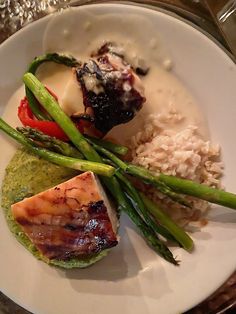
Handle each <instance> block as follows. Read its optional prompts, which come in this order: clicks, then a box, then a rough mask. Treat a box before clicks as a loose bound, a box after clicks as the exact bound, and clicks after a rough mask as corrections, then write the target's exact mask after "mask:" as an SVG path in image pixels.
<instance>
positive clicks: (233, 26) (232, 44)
mask: <svg viewBox="0 0 236 314" xmlns="http://www.w3.org/2000/svg"><path fill="white" fill-rule="evenodd" d="M204 2H205V4H206V6H207V7H208V9H209V11H210V13H211V15H212V17H213V19H214V20H215V22H216V24H217V25H218V27H219V30H220V32H221V34H222V36H223V37H224V39H225V41H226V42H227V44H228V46H229V48H230V50H231V51H232V53H233V54H234V56H235V57H236V0H217V1H216V0H204Z"/></svg>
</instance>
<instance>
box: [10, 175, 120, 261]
mask: <svg viewBox="0 0 236 314" xmlns="http://www.w3.org/2000/svg"><path fill="white" fill-rule="evenodd" d="M11 210H12V214H13V217H14V218H15V220H16V221H17V222H18V223H19V224H20V225H21V227H22V228H23V230H24V232H25V233H26V234H27V236H28V237H29V239H30V240H31V241H32V242H33V243H34V245H35V246H36V247H37V248H38V250H39V251H41V252H42V254H43V255H44V256H46V257H47V258H49V259H61V260H66V259H69V258H73V257H78V258H83V257H87V256H89V255H92V254H95V253H98V252H100V251H102V250H104V249H107V248H111V247H113V246H115V245H117V243H118V240H117V235H116V232H117V223H118V220H117V213H116V210H115V209H113V208H112V206H111V204H110V202H109V200H108V198H107V196H106V194H105V192H104V190H103V188H102V186H101V184H100V182H99V180H98V178H97V177H96V176H95V175H94V174H93V173H92V172H85V173H83V174H81V175H78V176H76V177H74V178H72V179H70V180H68V181H66V182H63V183H61V184H59V185H58V186H56V187H53V188H51V189H49V190H46V191H44V192H41V193H39V194H37V195H34V196H32V197H29V198H25V199H24V200H22V201H20V202H18V203H16V204H13V205H12V206H11Z"/></svg>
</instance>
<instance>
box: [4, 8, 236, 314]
mask: <svg viewBox="0 0 236 314" xmlns="http://www.w3.org/2000/svg"><path fill="white" fill-rule="evenodd" d="M73 10H74V14H76V16H77V19H78V21H80V19H81V17H82V15H81V14H83V13H84V12H88V13H89V14H95V15H101V16H102V15H104V14H105V15H108V14H112V13H113V12H116V14H119V15H120V19H121V25H122V21H123V20H127V19H129V18H130V16H131V15H136V16H137V17H140V18H141V17H142V18H143V17H145V18H147V19H148V20H149V21H150V22H151V25H152V30H151V31H152V32H151V33H150V30H149V33H148V34H146V33H145V32H146V31H147V30H146V29H145V25H143V23H140V26H139V27H138V28H137V34H139V33H140V34H144V35H145V37H146V40H148V38H149V37H150V34H151V35H152V36H155V34H156V33H158V34H159V35H158V36H160V37H161V41H162V43H163V45H164V46H165V49H166V51H168V55H169V56H170V57H171V60H172V62H173V64H174V67H173V70H172V72H173V73H174V74H175V75H176V76H177V77H178V78H179V79H180V80H181V81H182V82H183V83H184V85H185V86H186V87H187V88H188V89H189V90H190V92H191V93H192V94H193V96H194V97H195V98H196V99H197V101H198V103H199V105H200V107H201V110H202V111H203V113H204V114H205V116H206V118H207V120H208V124H209V128H210V132H211V137H212V140H213V142H219V143H220V144H221V146H222V152H223V161H224V163H225V166H226V167H225V176H224V180H223V183H224V185H225V186H226V187H227V190H229V191H235V192H236V180H235V177H236V167H235V161H234V159H235V157H234V156H235V155H236V145H235V122H236V118H235V117H236V106H235V103H236V88H235V82H236V66H235V64H234V63H233V61H232V60H231V59H230V58H229V57H228V55H227V54H226V53H225V52H224V51H223V50H222V49H221V48H220V47H219V46H218V45H217V44H216V43H214V42H213V41H211V40H210V39H209V38H207V37H206V36H205V35H204V34H202V33H201V32H200V31H198V30H196V29H194V28H193V27H192V26H190V25H188V24H186V23H185V22H183V21H181V20H179V19H177V18H175V17H172V16H169V15H168V14H165V13H163V12H158V11H154V10H151V9H148V8H141V7H137V6H132V5H124V4H100V5H90V6H84V7H79V8H75V9H73ZM65 14H67V13H65ZM52 18H53V16H48V17H46V18H43V19H41V20H39V21H38V22H35V23H32V24H31V25H29V26H27V27H25V28H24V29H23V30H21V31H19V32H18V33H16V34H15V35H14V36H12V37H11V38H10V39H8V40H7V41H6V42H5V43H4V44H2V45H1V47H0V69H1V72H0V104H1V105H0V110H1V115H3V116H4V118H5V119H6V120H7V121H8V122H9V123H11V124H12V125H16V124H17V118H16V108H17V105H18V104H17V103H15V104H14V106H12V107H11V108H9V107H8V106H6V104H7V102H8V100H9V98H10V97H11V95H12V94H13V93H14V91H15V90H16V89H17V88H18V87H19V86H20V85H21V78H22V74H23V73H24V71H25V69H26V68H27V65H28V63H29V62H30V61H31V60H32V59H33V57H35V56H36V55H39V54H41V53H42V52H43V42H44V41H45V40H44V33H45V29H46V28H47V26H48V24H49V23H50V21H51V20H52ZM69 22H70V21H69V18H68V23H69ZM107 28H109V25H107ZM121 32H124V30H122V29H121ZM60 39H61V38H58V41H60ZM78 41H79V38H78ZM143 49H146V47H145V45H144V47H143ZM140 127H141V126H140ZM0 147H1V154H0V170H1V172H0V175H1V178H0V179H1V181H2V179H3V176H4V169H5V167H6V165H7V163H8V162H9V160H10V158H11V157H12V155H13V153H14V151H15V147H16V145H15V144H14V143H13V142H12V141H11V140H9V138H6V137H5V136H3V135H2V134H1V139H0ZM208 219H209V223H208V225H207V226H206V227H204V228H203V229H202V230H196V231H195V232H194V233H193V234H192V237H193V239H194V241H195V250H194V252H193V253H191V254H189V253H187V252H185V251H184V250H182V249H180V248H173V252H174V255H175V256H177V257H178V259H180V260H181V264H180V266H179V267H175V266H173V265H170V264H168V263H167V262H166V261H164V260H162V259H161V258H160V257H158V256H157V255H156V254H155V253H154V252H153V251H152V250H151V249H150V248H148V247H147V246H146V244H145V241H144V240H143V239H142V237H141V236H140V235H139V233H138V232H137V230H136V229H135V228H134V226H133V225H132V223H130V222H129V220H128V219H127V218H126V217H125V216H124V215H123V216H122V218H121V227H120V236H121V241H120V244H119V245H118V246H117V247H115V248H114V249H112V251H111V252H110V254H109V255H108V256H107V257H106V258H105V259H103V260H102V261H100V262H98V263H97V264H95V265H94V266H92V267H90V268H87V269H83V270H81V269H77V270H61V269H57V268H53V267H49V266H47V265H46V264H44V263H43V262H40V261H38V260H36V259H35V258H34V257H33V256H31V254H30V253H29V252H28V251H27V250H25V248H24V247H23V246H21V245H20V244H19V243H18V242H17V241H16V239H15V238H14V237H13V236H12V234H11V233H10V231H9V230H8V228H7V224H6V221H5V218H4V217H3V213H2V212H1V213H0V238H1V241H0V252H1V258H0V289H1V291H2V292H3V293H5V294H6V295H8V296H9V297H10V298H11V299H13V300H14V301H15V302H16V303H18V304H20V305H21V306H23V307H25V308H26V309H28V310H30V311H32V312H34V313H44V314H52V313H57V314H65V313H67V314H76V313H86V314H91V313H97V314H98V313H103V314H107V313H111V312H112V313H123V314H126V313H127V314H128V313H136V314H145V313H158V314H162V313H163V314H174V313H180V312H184V311H186V310H188V309H189V308H191V307H193V306H194V305H196V304H198V303H199V302H201V301H202V300H203V299H205V298H206V297H208V296H209V295H210V294H211V293H212V292H214V291H215V290H216V289H217V288H218V287H219V286H220V285H221V284H222V283H223V282H224V281H225V280H226V279H227V278H228V277H229V276H230V275H231V273H233V271H234V270H235V265H236V252H235V245H236V228H235V227H236V213H235V212H234V211H233V210H230V209H225V208H223V207H220V206H213V209H212V210H211V211H210V213H209V217H208Z"/></svg>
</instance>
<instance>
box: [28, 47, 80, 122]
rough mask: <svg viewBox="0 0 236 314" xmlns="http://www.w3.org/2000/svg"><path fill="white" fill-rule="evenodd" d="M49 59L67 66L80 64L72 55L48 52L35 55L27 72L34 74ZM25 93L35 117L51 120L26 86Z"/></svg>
mask: <svg viewBox="0 0 236 314" xmlns="http://www.w3.org/2000/svg"><path fill="white" fill-rule="evenodd" d="M49 61H51V62H55V63H58V64H64V65H65V66H68V67H76V66H78V65H80V63H79V62H78V61H77V60H76V59H75V58H73V57H70V56H65V55H59V54H57V53H48V54H45V55H42V56H39V57H36V58H35V59H34V60H33V61H32V63H31V64H30V66H29V68H28V70H27V72H29V73H32V74H35V73H36V71H37V69H38V67H39V66H40V65H41V64H42V63H44V62H49ZM25 94H26V97H27V99H28V101H29V105H30V108H31V110H32V112H33V114H34V115H35V117H37V118H38V119H39V120H51V118H50V116H49V115H48V114H47V113H45V112H42V110H40V107H39V105H38V102H37V99H36V98H35V97H34V95H33V93H32V92H31V91H30V90H29V89H28V88H27V87H26V88H25Z"/></svg>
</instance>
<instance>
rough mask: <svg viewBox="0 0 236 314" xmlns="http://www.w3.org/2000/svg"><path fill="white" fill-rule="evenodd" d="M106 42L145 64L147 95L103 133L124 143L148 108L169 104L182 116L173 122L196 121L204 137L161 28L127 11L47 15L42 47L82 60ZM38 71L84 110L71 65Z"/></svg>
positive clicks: (61, 99) (205, 133) (61, 98)
mask: <svg viewBox="0 0 236 314" xmlns="http://www.w3.org/2000/svg"><path fill="white" fill-rule="evenodd" d="M108 25H109V27H107V26H108ZM141 29H142V31H141ZM143 29H145V31H143ZM105 42H115V43H116V44H118V45H119V46H120V47H121V49H122V50H123V51H124V52H125V57H126V60H127V61H128V62H130V63H131V64H133V65H136V66H137V65H140V66H143V65H145V66H148V67H149V68H150V71H149V72H148V74H147V75H146V76H144V77H141V79H142V82H143V85H144V88H145V96H146V103H145V104H144V106H143V108H142V110H141V111H140V112H139V113H138V114H137V115H136V117H135V118H134V119H133V120H132V121H131V122H129V123H127V124H122V125H119V126H117V127H115V128H113V130H112V131H110V132H109V134H108V136H111V137H115V138H116V139H117V140H118V141H119V142H122V143H126V142H127V140H129V139H130V137H131V136H132V135H135V134H136V133H137V131H139V130H140V129H142V127H143V125H144V122H145V120H146V118H147V116H148V115H149V114H153V113H157V114H158V113H160V114H162V113H165V112H168V111H169V110H170V108H172V107H174V108H175V109H176V110H177V111H178V112H180V114H181V115H183V116H184V117H185V118H184V119H183V120H182V121H181V123H179V124H178V128H184V127H185V126H187V125H189V124H193V125H196V126H198V127H199V131H200V133H201V134H202V135H203V136H204V137H208V129H207V126H206V123H205V119H204V117H203V115H202V113H201V112H200V110H199V107H198V105H197V104H196V101H195V99H194V98H193V97H192V95H191V93H190V92H189V91H188V90H187V89H186V88H185V87H184V85H183V84H182V83H181V82H180V81H179V80H178V79H177V78H176V77H175V76H174V74H173V73H172V71H171V68H172V66H173V67H174V65H172V63H171V60H170V58H169V53H168V51H166V49H165V47H164V45H163V44H162V40H161V31H159V30H157V32H156V33H155V34H153V26H152V24H151V22H150V21H149V20H147V19H146V18H145V17H142V16H138V15H137V16H136V15H129V18H127V17H124V18H122V17H120V15H116V14H115V13H110V14H106V15H101V14H99V15H91V14H88V13H86V12H83V13H82V14H80V19H78V18H77V15H76V12H75V11H74V10H73V9H69V10H66V11H64V12H63V13H60V14H57V15H55V17H54V18H52V19H51V21H50V22H49V24H48V26H47V29H46V31H45V35H44V41H43V47H44V51H45V52H59V53H60V52H61V53H67V54H70V55H73V56H74V57H76V58H77V59H79V60H82V61H83V60H87V59H88V58H89V56H90V54H91V52H93V51H95V50H96V49H97V48H99V47H100V46H101V45H102V44H104V43H105ZM38 76H39V78H40V79H41V80H42V81H43V82H44V84H46V85H47V86H48V87H49V88H50V89H51V90H52V91H53V92H55V93H56V94H57V96H58V97H59V102H60V103H61V104H62V105H65V106H66V108H69V107H70V108H72V109H73V108H74V107H75V106H76V107H77V106H78V111H82V110H83V105H82V99H81V94H80V91H79V87H78V85H77V84H76V82H75V80H74V78H73V74H72V71H71V69H68V68H66V67H64V66H61V65H56V64H49V63H48V64H44V65H43V66H42V67H41V69H40V71H39V73H38ZM23 94H24V90H23V89H21V90H20V91H18V92H17V93H16V95H13V97H12V98H11V99H10V101H9V104H8V106H7V108H9V109H7V110H10V108H11V107H12V106H13V105H12V103H13V102H14V103H16V102H19V100H20V97H22V96H23ZM69 110H70V109H69ZM166 128H176V125H175V126H173V125H170V124H166Z"/></svg>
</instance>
